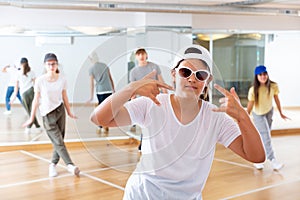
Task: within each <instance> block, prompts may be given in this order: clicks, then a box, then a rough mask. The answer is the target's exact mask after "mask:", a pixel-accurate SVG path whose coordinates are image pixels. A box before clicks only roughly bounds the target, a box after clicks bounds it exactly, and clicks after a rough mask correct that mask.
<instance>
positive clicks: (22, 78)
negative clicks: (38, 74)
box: [18, 70, 35, 94]
mask: <svg viewBox="0 0 300 200" xmlns="http://www.w3.org/2000/svg"><path fill="white" fill-rule="evenodd" d="M34 79H35V74H34V72H33V71H32V70H30V71H29V72H27V74H26V75H24V74H23V73H22V74H21V73H20V75H19V77H18V81H19V87H20V94H23V93H24V92H26V91H27V90H28V89H30V88H31V87H33V86H34V82H33V80H34Z"/></svg>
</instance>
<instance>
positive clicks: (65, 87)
mask: <svg viewBox="0 0 300 200" xmlns="http://www.w3.org/2000/svg"><path fill="white" fill-rule="evenodd" d="M62 81H63V85H62V86H63V89H64V90H66V89H67V86H68V85H67V79H66V78H65V77H63V80H62Z"/></svg>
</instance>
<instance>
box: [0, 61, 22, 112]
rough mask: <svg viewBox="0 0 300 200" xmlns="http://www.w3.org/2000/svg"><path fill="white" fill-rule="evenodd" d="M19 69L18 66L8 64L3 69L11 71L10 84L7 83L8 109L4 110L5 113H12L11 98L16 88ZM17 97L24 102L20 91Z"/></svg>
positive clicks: (6, 71)
mask: <svg viewBox="0 0 300 200" xmlns="http://www.w3.org/2000/svg"><path fill="white" fill-rule="evenodd" d="M19 70H20V69H19V68H17V67H16V66H11V65H7V66H5V67H4V68H3V69H2V72H4V73H9V76H10V78H9V81H8V85H7V90H6V95H5V107H6V111H4V113H3V114H5V115H9V114H11V103H10V98H11V96H12V94H13V93H14V89H15V85H16V82H17V77H18V73H19ZM17 98H18V99H19V101H20V102H21V104H22V99H21V95H20V92H19V91H18V93H17Z"/></svg>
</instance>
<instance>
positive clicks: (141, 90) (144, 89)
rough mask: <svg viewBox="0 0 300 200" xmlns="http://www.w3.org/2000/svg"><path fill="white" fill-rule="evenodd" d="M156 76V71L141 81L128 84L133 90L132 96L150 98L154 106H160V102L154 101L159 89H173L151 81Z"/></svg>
mask: <svg viewBox="0 0 300 200" xmlns="http://www.w3.org/2000/svg"><path fill="white" fill-rule="evenodd" d="M155 74H156V71H152V72H150V73H149V74H147V75H146V76H145V77H144V78H143V79H141V80H139V81H134V82H132V83H131V84H130V86H131V87H133V88H134V94H133V95H140V96H145V97H148V98H150V99H151V100H152V101H153V102H154V103H155V104H157V105H160V102H159V101H158V100H157V99H156V96H157V95H158V94H159V93H160V88H165V89H168V90H173V87H172V86H170V85H168V84H165V83H162V82H160V81H157V80H154V79H151V77H153V76H154V75H155Z"/></svg>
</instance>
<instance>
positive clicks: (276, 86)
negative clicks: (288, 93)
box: [273, 83, 279, 95]
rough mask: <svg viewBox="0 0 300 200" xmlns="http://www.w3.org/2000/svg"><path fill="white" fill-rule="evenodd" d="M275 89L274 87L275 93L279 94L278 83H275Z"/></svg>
mask: <svg viewBox="0 0 300 200" xmlns="http://www.w3.org/2000/svg"><path fill="white" fill-rule="evenodd" d="M273 89H274V95H278V94H279V88H278V85H277V84H276V83H275V84H273Z"/></svg>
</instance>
